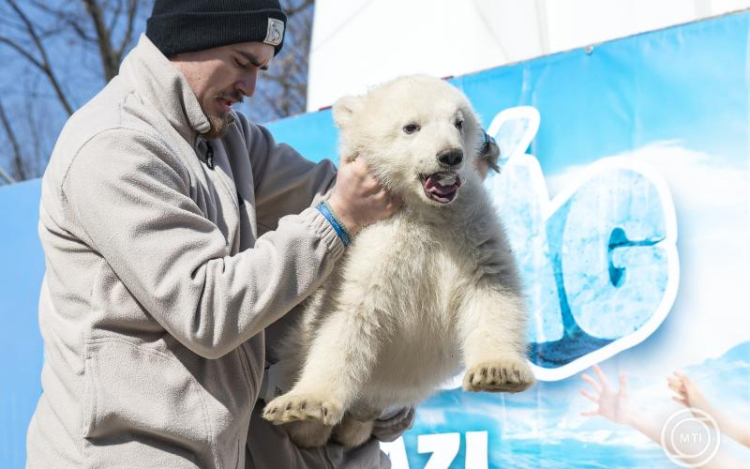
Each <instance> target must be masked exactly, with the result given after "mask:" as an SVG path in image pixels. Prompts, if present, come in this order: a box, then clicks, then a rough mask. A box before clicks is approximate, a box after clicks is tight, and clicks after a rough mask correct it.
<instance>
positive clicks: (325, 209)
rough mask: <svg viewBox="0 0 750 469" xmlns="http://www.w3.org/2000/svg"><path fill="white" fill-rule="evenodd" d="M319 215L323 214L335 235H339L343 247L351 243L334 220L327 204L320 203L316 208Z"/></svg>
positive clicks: (341, 227)
mask: <svg viewBox="0 0 750 469" xmlns="http://www.w3.org/2000/svg"><path fill="white" fill-rule="evenodd" d="M315 208H317V209H318V211H319V212H320V213H322V214H323V216H324V217H326V220H328V223H330V224H331V226H332V227H333V229H334V231H336V234H337V235H339V238H341V242H342V243H344V246H349V243H350V242H351V239H350V238H349V235H348V234H347V233H346V228H344V227H343V226H341V225H340V224H339V222H338V220H336V217H335V216H334V215H333V213H332V212H331V210H330V208H329V207H328V205H327V204H325V203H321V204H320V205H318V206H317V207H315Z"/></svg>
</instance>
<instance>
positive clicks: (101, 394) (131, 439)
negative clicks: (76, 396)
mask: <svg viewBox="0 0 750 469" xmlns="http://www.w3.org/2000/svg"><path fill="white" fill-rule="evenodd" d="M84 389H85V390H86V391H85V393H86V395H85V396H84V405H83V415H82V417H83V418H82V424H83V437H84V448H83V449H84V456H85V457H86V462H87V464H86V467H96V468H99V467H102V468H103V467H107V468H117V467H180V468H182V467H189V468H194V467H199V466H198V464H199V463H200V464H201V467H209V466H210V465H206V464H203V463H201V461H202V460H203V459H204V458H205V459H207V460H210V459H211V458H210V457H209V458H206V456H207V455H209V454H210V453H211V451H210V448H211V445H210V442H211V439H212V438H211V437H212V435H211V433H210V425H209V420H208V410H207V407H206V403H205V400H204V397H203V395H202V391H201V389H200V387H199V386H198V384H197V382H196V381H195V378H193V376H192V375H191V374H190V373H189V372H188V371H187V370H186V369H185V368H184V366H183V365H182V364H181V363H180V362H179V361H178V360H177V359H176V358H174V357H172V356H170V355H169V354H167V353H165V352H164V351H162V350H156V349H154V348H152V347H149V346H146V345H138V344H135V343H131V342H129V341H127V340H125V339H122V338H112V337H108V338H104V339H96V340H92V341H90V342H88V343H87V345H86V365H85V387H84ZM211 467H212V466H211Z"/></svg>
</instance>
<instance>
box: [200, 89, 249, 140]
mask: <svg viewBox="0 0 750 469" xmlns="http://www.w3.org/2000/svg"><path fill="white" fill-rule="evenodd" d="M215 99H224V100H230V99H231V100H232V101H233V102H235V103H236V104H242V101H243V99H242V94H241V93H239V92H234V93H231V94H222V95H219V96H217V97H216V98H215ZM201 108H202V109H203V114H205V115H206V117H208V122H209V124H211V128H209V129H208V132H206V133H204V134H203V136H204V137H206V138H207V139H212V138H221V137H223V136H224V134H225V133H226V132H227V129H228V128H229V126H230V125H232V124H233V123H234V115H233V114H232V111H231V110H230V111H228V112H227V113H225V114H224V115H216V114H212V113H210V112H208V111H206V108H205V107H203V105H201Z"/></svg>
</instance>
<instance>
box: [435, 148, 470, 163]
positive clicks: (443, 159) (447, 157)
mask: <svg viewBox="0 0 750 469" xmlns="http://www.w3.org/2000/svg"><path fill="white" fill-rule="evenodd" d="M437 159H438V161H439V162H440V163H442V164H444V165H446V166H456V165H459V164H461V162H462V161H463V160H464V152H463V151H462V150H445V151H443V152H440V153H438V155H437Z"/></svg>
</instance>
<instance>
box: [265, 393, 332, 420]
mask: <svg viewBox="0 0 750 469" xmlns="http://www.w3.org/2000/svg"><path fill="white" fill-rule="evenodd" d="M342 416H343V410H342V409H341V404H339V403H338V402H336V401H334V400H332V399H327V398H325V397H321V396H318V395H315V394H285V395H283V396H279V397H277V398H276V399H274V400H272V401H271V402H269V403H268V404H267V405H266V408H265V409H264V410H263V418H264V419H266V420H268V421H269V422H272V423H275V424H277V425H278V424H280V423H287V422H296V421H298V420H315V421H318V422H320V423H322V424H323V425H328V426H333V425H335V424H337V423H338V422H339V421H340V420H341V417H342Z"/></svg>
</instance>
